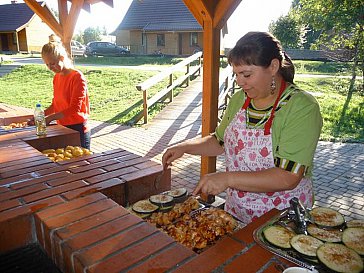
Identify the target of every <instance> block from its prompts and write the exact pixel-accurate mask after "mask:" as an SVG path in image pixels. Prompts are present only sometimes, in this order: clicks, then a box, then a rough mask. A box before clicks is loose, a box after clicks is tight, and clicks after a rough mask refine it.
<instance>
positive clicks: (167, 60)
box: [75, 55, 183, 66]
mask: <svg viewBox="0 0 364 273" xmlns="http://www.w3.org/2000/svg"><path fill="white" fill-rule="evenodd" d="M181 60H183V58H176V57H169V56H164V57H158V56H123V55H122V56H120V57H102V56H99V57H93V56H90V57H87V58H84V57H79V58H75V62H76V64H97V65H120V66H124V65H126V66H171V65H174V64H177V63H179V62H180V61H181Z"/></svg>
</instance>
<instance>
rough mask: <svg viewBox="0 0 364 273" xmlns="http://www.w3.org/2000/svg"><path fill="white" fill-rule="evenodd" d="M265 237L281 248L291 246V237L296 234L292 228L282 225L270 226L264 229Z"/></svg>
mask: <svg viewBox="0 0 364 273" xmlns="http://www.w3.org/2000/svg"><path fill="white" fill-rule="evenodd" d="M263 235H264V237H265V239H266V240H267V241H268V242H269V243H270V244H272V245H275V246H278V247H280V248H291V243H290V241H291V239H292V237H293V236H295V235H296V233H294V232H293V231H292V230H290V229H288V228H285V227H282V226H274V225H273V226H269V227H267V228H266V229H264V230H263Z"/></svg>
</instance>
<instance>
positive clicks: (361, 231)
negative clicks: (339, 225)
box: [342, 227, 364, 255]
mask: <svg viewBox="0 0 364 273" xmlns="http://www.w3.org/2000/svg"><path fill="white" fill-rule="evenodd" d="M342 240H343V243H344V244H345V245H346V246H347V247H349V248H351V249H353V250H355V251H356V252H357V253H359V254H360V255H364V228H362V227H352V228H347V229H345V230H344V232H343V237H342Z"/></svg>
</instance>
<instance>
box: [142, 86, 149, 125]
mask: <svg viewBox="0 0 364 273" xmlns="http://www.w3.org/2000/svg"><path fill="white" fill-rule="evenodd" d="M143 116H144V124H147V123H148V92H147V90H144V91H143Z"/></svg>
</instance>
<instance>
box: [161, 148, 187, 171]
mask: <svg viewBox="0 0 364 273" xmlns="http://www.w3.org/2000/svg"><path fill="white" fill-rule="evenodd" d="M183 155H184V151H183V148H182V147H181V146H178V145H177V146H173V147H171V148H168V149H167V150H166V151H165V152H164V154H163V157H162V164H163V168H167V167H168V166H171V165H172V162H173V161H175V160H176V159H178V158H180V157H182V156H183Z"/></svg>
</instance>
